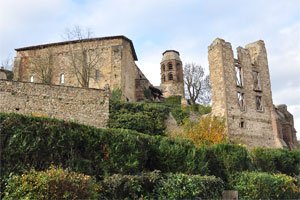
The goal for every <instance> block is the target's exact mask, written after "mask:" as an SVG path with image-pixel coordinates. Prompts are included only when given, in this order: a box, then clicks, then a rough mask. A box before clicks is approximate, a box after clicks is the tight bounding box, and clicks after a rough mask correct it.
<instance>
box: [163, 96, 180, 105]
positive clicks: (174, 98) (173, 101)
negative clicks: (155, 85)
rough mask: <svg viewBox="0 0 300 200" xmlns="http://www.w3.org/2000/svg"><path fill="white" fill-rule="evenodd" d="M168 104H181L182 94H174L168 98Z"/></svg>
mask: <svg viewBox="0 0 300 200" xmlns="http://www.w3.org/2000/svg"><path fill="white" fill-rule="evenodd" d="M166 104H171V105H181V96H179V95H174V96H169V97H167V98H166Z"/></svg>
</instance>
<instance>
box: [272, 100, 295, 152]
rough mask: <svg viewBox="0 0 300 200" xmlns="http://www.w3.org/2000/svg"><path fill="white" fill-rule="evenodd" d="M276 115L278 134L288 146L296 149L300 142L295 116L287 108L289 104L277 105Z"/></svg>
mask: <svg viewBox="0 0 300 200" xmlns="http://www.w3.org/2000/svg"><path fill="white" fill-rule="evenodd" d="M273 112H274V116H275V120H276V125H277V126H276V127H275V128H276V131H277V132H278V136H279V138H280V139H281V140H283V141H284V143H285V144H286V145H287V146H286V147H287V148H289V149H291V150H295V149H298V148H299V143H298V141H297V136H296V129H295V127H294V117H293V115H292V114H291V113H290V112H289V111H288V110H287V106H286V105H284V104H282V105H277V106H276V107H275V108H274V111H273Z"/></svg>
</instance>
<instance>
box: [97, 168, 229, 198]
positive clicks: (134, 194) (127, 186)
mask: <svg viewBox="0 0 300 200" xmlns="http://www.w3.org/2000/svg"><path fill="white" fill-rule="evenodd" d="M101 186H102V187H101V188H102V191H101V197H105V198H107V199H217V198H220V197H221V196H222V192H223V189H224V187H223V181H222V180H221V179H220V178H215V177H213V176H212V177H208V176H200V175H186V174H172V173H167V174H162V173H160V172H159V171H153V172H147V173H142V174H139V175H134V176H132V175H131V176H130V175H125V176H124V175H121V174H115V175H113V176H111V177H109V178H106V179H105V180H104V181H103V182H102V185H101Z"/></svg>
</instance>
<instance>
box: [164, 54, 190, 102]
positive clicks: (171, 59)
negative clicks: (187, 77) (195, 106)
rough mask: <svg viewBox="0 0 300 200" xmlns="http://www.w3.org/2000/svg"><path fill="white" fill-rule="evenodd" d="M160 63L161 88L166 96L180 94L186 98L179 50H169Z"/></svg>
mask: <svg viewBox="0 0 300 200" xmlns="http://www.w3.org/2000/svg"><path fill="white" fill-rule="evenodd" d="M162 55H163V58H162V60H161V63H160V70H161V84H160V87H161V90H162V92H163V96H164V97H169V96H174V95H179V96H182V97H183V98H184V84H183V69H182V62H181V59H180V57H179V52H178V51H175V50H167V51H165V52H164V53H163V54H162Z"/></svg>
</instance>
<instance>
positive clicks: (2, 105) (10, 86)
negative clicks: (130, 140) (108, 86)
mask: <svg viewBox="0 0 300 200" xmlns="http://www.w3.org/2000/svg"><path fill="white" fill-rule="evenodd" d="M0 112H5V113H11V112H13V113H19V114H25V115H34V116H47V117H53V118H57V119H63V120H67V121H75V122H79V123H83V124H88V125H91V126H95V127H98V128H104V127H106V122H107V120H108V117H109V91H108V90H99V89H82V88H75V87H66V86H58V85H43V84H39V83H25V82H15V81H4V80H0Z"/></svg>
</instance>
